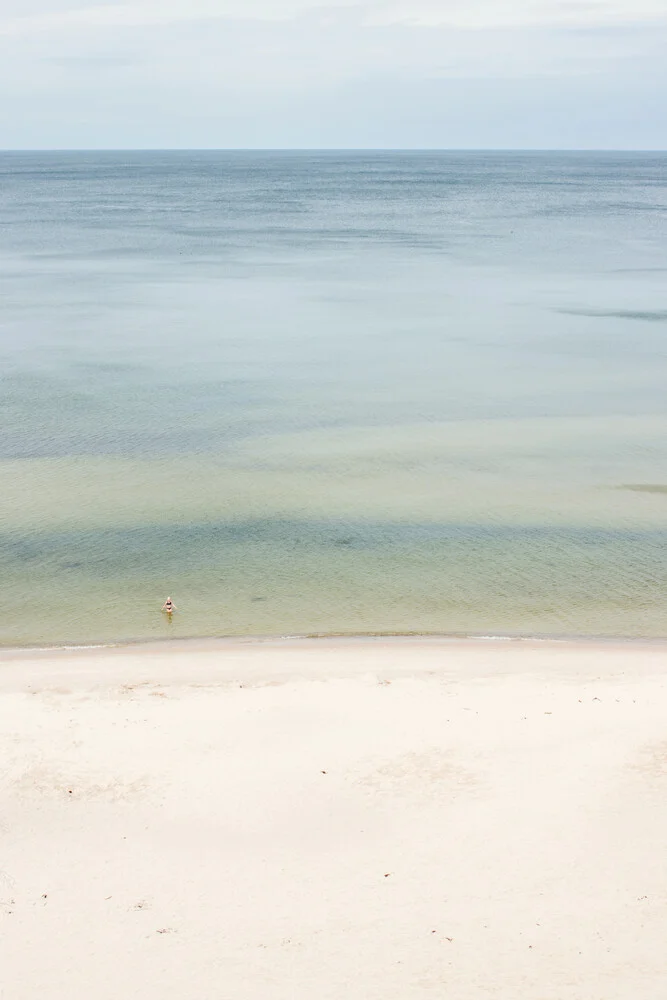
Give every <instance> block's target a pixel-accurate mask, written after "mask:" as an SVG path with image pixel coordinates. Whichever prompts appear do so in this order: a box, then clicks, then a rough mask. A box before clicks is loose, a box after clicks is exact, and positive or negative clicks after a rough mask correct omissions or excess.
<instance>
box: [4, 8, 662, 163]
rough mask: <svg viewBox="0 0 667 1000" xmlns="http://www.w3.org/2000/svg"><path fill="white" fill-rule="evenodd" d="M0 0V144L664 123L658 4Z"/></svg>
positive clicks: (482, 140) (350, 139)
mask: <svg viewBox="0 0 667 1000" xmlns="http://www.w3.org/2000/svg"><path fill="white" fill-rule="evenodd" d="M0 4H1V5H2V6H1V7H0V144H2V145H3V146H5V147H7V146H9V147H11V146H19V147H21V146H23V147H27V146H31V145H46V146H51V145H53V146H56V145H58V146H96V145H108V146H132V145H139V146H154V145H157V146H195V145H196V146H202V145H203V146H220V145H222V146H239V145H240V146H257V145H258V146H263V145H269V146H276V145H278V146H281V145H287V146H294V145H297V146H298V145H305V146H312V145H334V146H336V145H343V146H346V145H347V146H349V145H362V146H363V145H371V146H373V145H394V146H401V145H415V144H416V145H428V146H440V145H445V146H451V145H454V146H457V145H458V146H461V145H467V146H470V145H482V146H485V145H486V146H488V145H498V144H500V145H528V146H543V145H545V144H546V145H550V144H553V145H570V146H573V145H590V144H591V143H592V144H593V145H596V144H597V145H607V146H625V145H640V146H653V147H655V146H657V145H664V137H665V135H666V134H667V121H666V120H665V115H666V113H665V111H664V108H665V106H666V105H667V70H666V69H665V60H664V51H665V49H667V0H632V2H631V0H588V2H576V0H571V2H569V0H367V2H359V0H123V2H120V0H109V2H106V3H104V2H99V0H95V2H92V0H0ZM503 136H505V139H504V140H503V138H502V137H503ZM550 137H551V138H550Z"/></svg>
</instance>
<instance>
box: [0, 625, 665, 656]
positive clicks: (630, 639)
mask: <svg viewBox="0 0 667 1000" xmlns="http://www.w3.org/2000/svg"><path fill="white" fill-rule="evenodd" d="M291 643H294V644H298V645H300V646H306V645H309V644H310V645H313V646H314V647H315V648H322V647H325V646H333V647H347V646H354V645H361V646H365V645H370V644H380V643H382V644H387V645H394V644H395V645H401V646H405V645H409V644H411V643H414V644H416V645H421V646H423V645H449V646H451V645H456V646H466V645H470V646H476V645H478V644H488V645H490V646H495V645H500V644H503V645H504V644H505V643H510V644H512V645H522V646H526V645H528V646H529V645H531V644H534V645H536V646H539V647H544V646H551V645H553V646H561V647H562V646H568V647H572V648H582V649H591V648H595V647H600V648H601V649H610V648H614V647H619V648H623V649H627V648H638V647H644V646H648V647H651V648H664V649H665V651H667V636H664V637H663V636H613V635H611V636H610V635H571V634H567V633H563V634H561V633H557V634H535V635H528V634H527V635H519V634H514V633H507V634H504V633H489V634H484V633H471V634H463V633H456V632H451V633H450V632H353V633H347V632H332V633H324V632H322V633H319V632H318V633H304V634H294V635H289V634H288V635H282V634H275V635H272V634H268V635H261V634H259V635H226V636H209V635H202V636H178V637H174V638H169V639H156V638H154V637H151V638H146V639H120V640H118V641H116V642H92V643H53V644H51V645H45V646H32V645H30V646H27V645H26V646H1V645H0V661H2V660H11V659H18V658H22V657H29V656H31V655H35V656H42V655H56V656H60V655H64V654H70V655H71V654H74V655H79V654H84V655H87V654H91V653H109V652H114V651H116V652H127V653H133V652H136V653H139V652H141V651H146V652H151V653H160V652H162V653H176V652H190V653H192V652H198V651H208V652H213V651H216V650H218V649H219V650H220V651H224V650H230V649H234V648H239V649H247V648H248V647H256V648H267V647H270V646H288V645H289V644H291Z"/></svg>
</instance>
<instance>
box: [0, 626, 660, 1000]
mask: <svg viewBox="0 0 667 1000" xmlns="http://www.w3.org/2000/svg"><path fill="white" fill-rule="evenodd" d="M0 711H1V713H2V725H1V726H0V754H1V757H2V761H3V769H2V784H1V786H0V921H1V926H2V930H1V932H0V933H1V940H2V974H1V981H0V997H2V998H3V1000H4V998H7V1000H10V998H11V1000H28V998H30V1000H32V998H34V997H35V996H44V997H48V998H49V1000H61V998H62V1000H65V998H67V1000H70V998H72V997H84V996H91V997H92V996H94V997H96V998H98V1000H112V998H113V1000H116V998H118V997H126V998H129V997H141V998H144V1000H177V998H178V1000H183V998H185V997H202V998H203V997H225V998H227V997H229V998H230V1000H231V998H234V1000H260V998H262V1000H292V998H318V1000H334V998H335V1000H338V998H340V997H346V998H350V1000H375V998H377V1000H380V998H381V1000H421V998H439V1000H440V998H443V997H452V998H456V1000H485V998H490V997H493V998H494V1000H656V997H658V996H660V995H662V993H663V992H664V984H665V981H666V976H667V959H665V949H664V942H665V940H666V939H667V864H666V862H665V849H664V846H665V843H666V842H667V795H666V792H667V727H666V723H665V719H666V718H667V647H666V646H665V645H664V644H661V643H659V642H655V643H650V642H627V643H621V642H606V643H604V642H595V641H579V642H569V641H563V642H556V641H548V642H547V641H545V642H538V641H528V640H525V641H522V640H505V641H503V640H499V639H492V638H489V639H488V640H484V639H477V640H454V639H451V640H447V639H437V638H432V639H427V638H424V639H420V638H404V639H400V638H394V639H384V638H374V639H371V638H368V639H346V640H343V639H280V640H279V639H276V640H264V641H260V640H234V641H232V640H230V641H221V640H215V641H213V640H210V641H204V640H201V641H195V642H189V641H182V642H181V641H173V642H171V643H147V644H144V645H134V646H132V645H129V646H119V647H116V648H99V649H52V650H26V649H23V650H4V651H2V652H0Z"/></svg>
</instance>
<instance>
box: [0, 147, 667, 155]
mask: <svg viewBox="0 0 667 1000" xmlns="http://www.w3.org/2000/svg"><path fill="white" fill-rule="evenodd" d="M2 153H667V147H662V148H658V147H655V148H650V147H628V146H626V147H620V146H619V147H616V146H25V147H20V146H7V147H2V146H0V154H2Z"/></svg>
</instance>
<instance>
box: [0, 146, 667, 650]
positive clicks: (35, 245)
mask: <svg viewBox="0 0 667 1000" xmlns="http://www.w3.org/2000/svg"><path fill="white" fill-rule="evenodd" d="M666 276H667V155H664V154H510V153H503V154H486V153H467V154H466V153H460V154H457V153H372V154H365V153H294V154H290V153H279V154H273V153H203V152H193V153H70V154H68V153H52V154H47V153H30V154H21V153H3V154H0V477H1V478H0V566H1V569H2V572H1V575H0V608H1V609H2V610H1V614H0V643H3V644H5V645H17V644H35V643H37V644H39V643H52V642H53V643H58V642H68V643H69V642H91V641H93V642H94V641H113V640H117V639H129V638H144V637H149V636H160V635H173V636H182V635H222V634H266V633H280V634H284V633H301V632H374V631H390V632H391V631H398V632H404V631H407V632H410V631H428V632H472V633H480V632H481V633H491V632H492V633H512V634H515V633H519V634H533V633H539V634H575V635H576V634H596V635H628V636H643V635H646V636H658V635H660V636H664V635H667V609H666V607H665V594H666V593H667V589H666V584H667V522H666V520H665V515H666V514H667V464H666V461H667V433H666V432H667V399H666V395H665V384H666V379H665V376H666V374H667V372H666V367H667V366H666V360H665V338H666V337H667V283H666V282H665V277H666ZM167 593H171V594H172V596H173V597H174V600H175V602H176V604H177V606H178V613H177V615H175V616H174V620H173V622H171V623H169V622H166V621H165V620H164V618H163V616H161V615H160V613H159V607H160V605H161V603H162V601H163V600H164V598H165V596H166V595H167Z"/></svg>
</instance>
